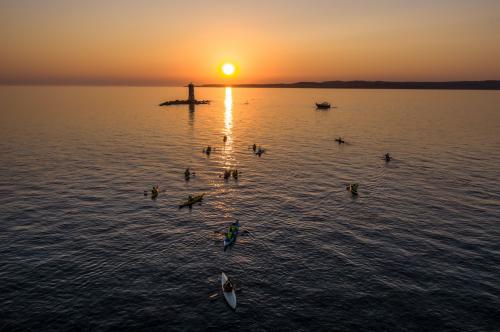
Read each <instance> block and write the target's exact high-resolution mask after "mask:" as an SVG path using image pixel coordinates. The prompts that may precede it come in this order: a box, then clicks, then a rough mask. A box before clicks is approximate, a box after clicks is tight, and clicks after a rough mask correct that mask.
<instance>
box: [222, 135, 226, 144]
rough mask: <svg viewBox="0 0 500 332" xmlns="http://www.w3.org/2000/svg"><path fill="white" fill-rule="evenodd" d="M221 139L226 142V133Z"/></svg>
mask: <svg viewBox="0 0 500 332" xmlns="http://www.w3.org/2000/svg"><path fill="white" fill-rule="evenodd" d="M222 141H223V142H224V143H226V142H227V136H226V135H224V138H223V139H222Z"/></svg>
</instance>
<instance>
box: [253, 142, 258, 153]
mask: <svg viewBox="0 0 500 332" xmlns="http://www.w3.org/2000/svg"><path fill="white" fill-rule="evenodd" d="M252 150H253V152H255V150H257V145H256V144H255V143H253V145H252Z"/></svg>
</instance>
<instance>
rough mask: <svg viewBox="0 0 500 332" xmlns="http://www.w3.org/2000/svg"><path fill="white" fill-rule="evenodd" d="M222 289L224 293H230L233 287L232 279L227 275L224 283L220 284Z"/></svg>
mask: <svg viewBox="0 0 500 332" xmlns="http://www.w3.org/2000/svg"><path fill="white" fill-rule="evenodd" d="M222 289H223V290H224V292H226V293H231V292H232V291H233V289H234V284H233V281H232V280H231V279H230V278H229V277H228V278H227V280H226V282H225V283H224V285H222Z"/></svg>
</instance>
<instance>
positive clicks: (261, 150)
mask: <svg viewBox="0 0 500 332" xmlns="http://www.w3.org/2000/svg"><path fill="white" fill-rule="evenodd" d="M264 152H265V150H264V149H263V148H261V147H260V146H259V148H258V149H257V151H256V152H255V154H256V155H258V156H259V157H260V156H262V154H263V153H264Z"/></svg>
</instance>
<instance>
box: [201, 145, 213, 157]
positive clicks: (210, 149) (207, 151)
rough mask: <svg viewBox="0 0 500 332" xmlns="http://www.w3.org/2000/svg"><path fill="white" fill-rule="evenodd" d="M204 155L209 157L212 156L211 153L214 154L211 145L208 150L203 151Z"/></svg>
mask: <svg viewBox="0 0 500 332" xmlns="http://www.w3.org/2000/svg"><path fill="white" fill-rule="evenodd" d="M203 153H205V154H206V155H207V156H208V155H210V153H212V147H211V146H210V145H209V146H207V148H206V149H203Z"/></svg>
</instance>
